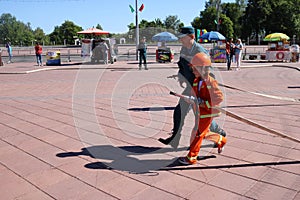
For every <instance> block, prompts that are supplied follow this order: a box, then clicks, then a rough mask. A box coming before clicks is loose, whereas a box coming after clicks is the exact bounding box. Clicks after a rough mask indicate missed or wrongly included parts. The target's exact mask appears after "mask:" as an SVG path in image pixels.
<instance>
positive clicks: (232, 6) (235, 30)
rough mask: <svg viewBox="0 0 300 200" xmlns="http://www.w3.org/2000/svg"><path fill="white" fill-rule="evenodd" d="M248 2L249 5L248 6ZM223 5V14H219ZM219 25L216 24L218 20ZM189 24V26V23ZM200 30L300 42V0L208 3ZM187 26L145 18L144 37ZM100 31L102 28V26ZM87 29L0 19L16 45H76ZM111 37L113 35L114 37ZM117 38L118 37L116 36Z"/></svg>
mask: <svg viewBox="0 0 300 200" xmlns="http://www.w3.org/2000/svg"><path fill="white" fill-rule="evenodd" d="M245 2H248V3H247V4H246V3H245ZM217 5H220V6H219V13H218V12H217V7H218V6H217ZM218 17H219V19H220V21H219V24H216V23H215V22H214V21H218ZM187 25H188V24H187ZM191 25H192V26H193V27H194V28H197V29H206V30H207V31H215V30H217V28H219V32H221V33H222V34H223V35H224V36H226V37H234V38H242V39H243V40H244V41H245V40H247V38H252V39H253V38H255V39H256V41H258V37H259V36H260V37H261V39H262V37H263V36H264V35H266V34H268V33H272V32H283V33H286V34H287V35H288V36H290V37H291V38H292V37H293V36H294V35H295V36H296V39H297V40H298V41H299V39H300V0H276V1H274V0H248V1H246V0H236V2H235V3H222V4H221V0H208V1H206V3H205V9H204V10H203V11H200V14H199V16H196V17H195V18H194V20H193V21H192V22H191ZM182 26H184V24H183V23H182V22H180V20H179V19H178V17H177V16H176V15H169V16H167V17H166V18H165V20H161V19H159V18H158V19H154V20H153V21H147V20H144V19H142V20H141V21H140V23H139V28H140V35H142V36H146V37H147V38H151V37H152V36H153V35H154V34H156V33H158V32H162V31H169V32H173V33H177V32H178V30H179V29H180V28H181V27H182ZM127 27H128V32H127V33H126V34H124V35H122V34H119V35H118V36H119V37H125V38H126V39H127V41H130V42H133V41H134V40H135V28H136V27H135V24H134V23H131V24H129V25H128V26H127ZM96 28H98V29H101V30H102V27H101V25H100V24H97V26H96ZM81 30H83V29H82V27H80V26H77V25H75V24H74V23H73V22H71V21H65V22H64V23H63V24H62V25H60V26H55V27H54V30H53V32H52V33H51V34H49V35H46V34H45V33H44V31H43V30H42V29H41V28H39V27H38V28H36V29H35V30H32V28H31V27H30V23H27V24H25V23H23V22H20V21H17V19H16V18H15V17H14V16H12V15H11V14H9V13H4V14H2V15H1V16H0V44H4V43H6V42H7V41H10V42H11V43H12V45H15V46H16V45H18V46H22V45H23V46H25V45H32V44H33V43H34V42H35V41H39V42H41V43H43V44H45V45H47V44H51V45H53V44H56V45H62V44H73V43H74V39H75V38H76V37H79V38H81V37H83V36H82V35H78V34H77V32H79V31H81ZM109 36H112V35H111V34H110V35H109ZM114 36H115V35H114Z"/></svg>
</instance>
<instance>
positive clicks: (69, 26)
mask: <svg viewBox="0 0 300 200" xmlns="http://www.w3.org/2000/svg"><path fill="white" fill-rule="evenodd" d="M82 30H83V29H82V27H80V26H77V25H75V24H74V23H73V22H71V21H68V20H67V21H65V22H64V23H63V24H62V25H61V26H56V27H55V28H54V31H53V32H52V33H51V34H49V37H50V40H51V42H52V43H55V44H73V43H74V36H76V35H77V32H79V31H82Z"/></svg>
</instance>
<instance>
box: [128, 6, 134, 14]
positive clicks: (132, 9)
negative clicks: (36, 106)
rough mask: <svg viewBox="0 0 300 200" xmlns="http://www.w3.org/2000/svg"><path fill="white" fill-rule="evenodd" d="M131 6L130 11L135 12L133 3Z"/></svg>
mask: <svg viewBox="0 0 300 200" xmlns="http://www.w3.org/2000/svg"><path fill="white" fill-rule="evenodd" d="M129 8H130V11H131V12H132V13H133V12H134V8H133V7H132V6H131V5H129Z"/></svg>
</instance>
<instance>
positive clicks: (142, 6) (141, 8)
mask: <svg viewBox="0 0 300 200" xmlns="http://www.w3.org/2000/svg"><path fill="white" fill-rule="evenodd" d="M144 7H145V6H144V4H142V5H141V7H140V8H139V11H140V12H142V11H143V10H144Z"/></svg>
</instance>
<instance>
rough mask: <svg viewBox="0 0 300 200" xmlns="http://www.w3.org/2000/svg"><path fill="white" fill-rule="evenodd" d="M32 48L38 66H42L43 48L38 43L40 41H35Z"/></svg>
mask: <svg viewBox="0 0 300 200" xmlns="http://www.w3.org/2000/svg"><path fill="white" fill-rule="evenodd" d="M34 50H35V56H36V62H37V64H38V66H43V62H42V53H43V48H42V46H41V45H40V43H38V42H37V43H36V44H35V47H34Z"/></svg>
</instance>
